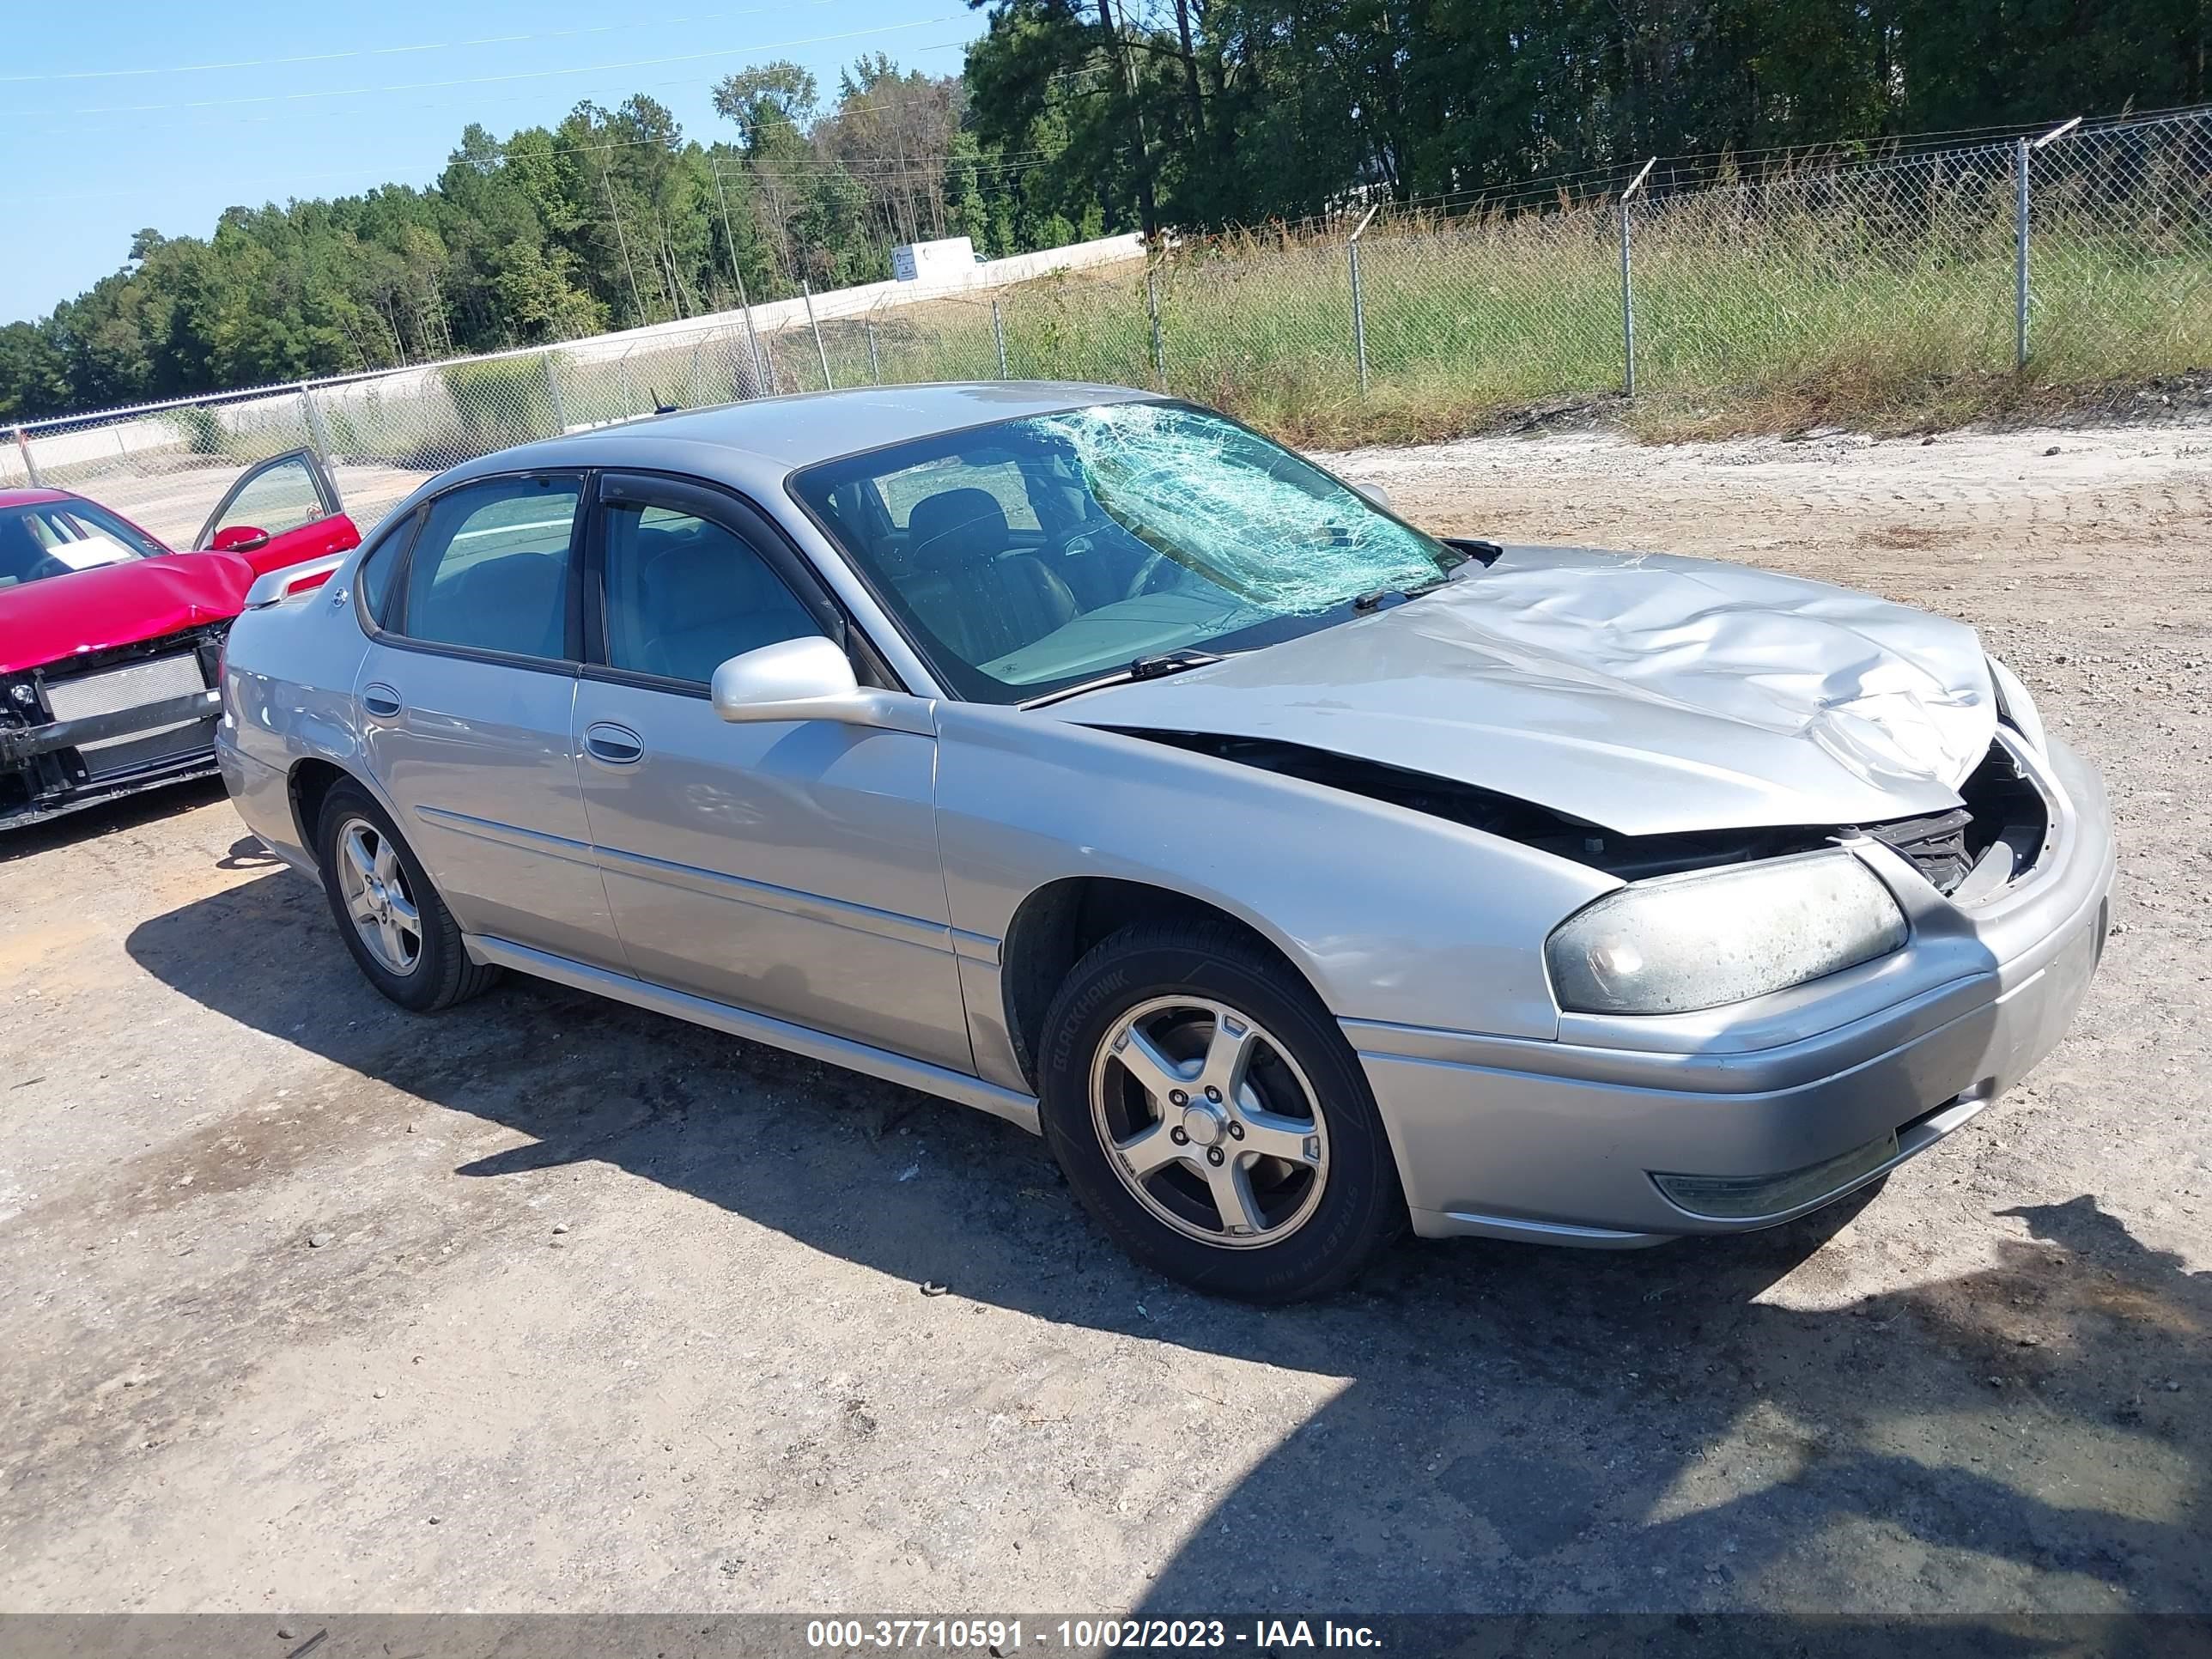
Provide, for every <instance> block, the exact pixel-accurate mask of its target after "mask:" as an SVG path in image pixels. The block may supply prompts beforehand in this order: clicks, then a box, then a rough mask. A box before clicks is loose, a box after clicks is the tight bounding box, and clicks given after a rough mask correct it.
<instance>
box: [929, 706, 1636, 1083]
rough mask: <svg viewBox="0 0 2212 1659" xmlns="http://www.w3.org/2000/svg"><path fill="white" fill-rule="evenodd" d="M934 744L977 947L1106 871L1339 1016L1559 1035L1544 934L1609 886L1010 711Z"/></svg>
mask: <svg viewBox="0 0 2212 1659" xmlns="http://www.w3.org/2000/svg"><path fill="white" fill-rule="evenodd" d="M937 805H938V820H939V845H940V848H941V850H942V853H943V856H944V861H945V887H946V896H947V899H948V902H949V903H950V905H951V920H952V925H953V927H955V928H956V929H957V930H959V932H960V933H963V934H965V935H967V936H968V937H969V939H970V940H972V941H973V943H974V945H975V946H977V947H981V949H982V950H984V951H988V950H989V949H990V947H991V945H993V944H994V943H1002V942H1003V941H1004V940H1005V939H1006V934H1007V931H1008V927H1009V924H1010V923H1011V921H1012V918H1013V916H1014V915H1015V913H1016V911H1017V910H1018V909H1019V908H1020V906H1021V904H1022V902H1023V901H1024V899H1025V898H1027V897H1028V896H1029V895H1030V894H1031V893H1033V892H1035V891H1036V890H1038V889H1039V888H1041V887H1042V886H1044V885H1045V884H1048V883H1049V882H1053V881H1057V880H1062V879H1065V878H1070V877H1079V876H1102V877H1112V878H1119V879H1121V880H1127V881H1136V882H1142V883H1145V884H1149V885H1152V886H1156V887H1162V888H1165V889H1168V890H1171V891H1174V892H1178V893H1182V894H1184V895H1187V896H1189V897H1191V898H1194V899H1197V900H1200V901H1202V902H1206V903H1207V904H1211V905H1212V906H1214V907H1215V908H1218V909H1220V910H1222V911H1224V912H1225V913H1226V914H1228V915H1231V916H1234V917H1236V918H1237V919H1238V920H1239V921H1243V922H1244V923H1245V924H1246V925H1247V926H1249V927H1252V928H1254V929H1255V931H1257V932H1258V933H1261V935H1262V936H1263V937H1265V938H1267V939H1269V940H1271V941H1273V944H1274V945H1276V946H1277V948H1279V950H1281V951H1282V952H1283V953H1284V955H1285V956H1286V957H1289V958H1290V960H1291V962H1292V963H1295V964H1297V967H1298V969H1300V970H1301V971H1302V972H1303V973H1304V975H1306V977H1307V979H1308V980H1309V981H1310V982H1311V984H1312V985H1313V987H1314V988H1315V990H1316V992H1318V993H1319V994H1320V996H1321V998H1322V1001H1323V1002H1324V1003H1326V1004H1327V1005H1328V1009H1329V1011H1330V1012H1332V1013H1333V1014H1334V1015H1336V1016H1337V1017H1338V1018H1356V1019H1367V1020H1383V1021H1388V1022H1391V1023H1394V1024H1412V1025H1424V1026H1435V1027H1442V1028H1444V1029H1447V1030H1474V1031H1482V1032H1487V1033H1491V1034H1494V1035H1498V1036H1520V1037H1534V1038H1541V1039H1550V1038H1553V1037H1555V1036H1557V1035H1558V1031H1559V1010H1558V1007H1557V1006H1556V1004H1555V1003H1554V1002H1553V997H1552V994H1551V988H1550V985H1549V982H1548V981H1547V978H1546V975H1545V972H1544V966H1543V945H1544V940H1545V939H1546V938H1547V936H1548V935H1549V933H1551V931H1552V929H1553V927H1557V926H1558V925H1559V922H1560V921H1563V920H1564V919H1565V918H1566V917H1567V916H1569V915H1572V914H1573V913H1574V912H1575V911H1576V910H1578V909H1580V908H1582V907H1583V905H1585V904H1587V903H1588V902H1589V901H1590V900H1592V899H1593V898H1595V897H1597V896H1599V895H1600V894H1602V893H1605V892H1608V891H1610V890H1613V888H1615V887H1617V886H1619V885H1620V883H1619V881H1618V880H1617V879H1615V878H1613V877H1612V876H1609V875H1607V874H1605V873H1604V872H1601V871H1596V870H1591V869H1587V868H1584V867H1583V866H1579V865H1576V864H1571V863H1569V862H1567V861H1566V860H1562V859H1558V858H1554V857H1553V856H1551V855H1550V854H1545V853H1540V852H1537V851H1535V850H1534V849H1532V848H1526V847H1522V846H1520V845H1518V844H1517V843H1516V842H1509V841H1504V840H1501V839H1500V838H1498V837H1497V836H1490V835H1486V834H1484V833H1483V832H1482V831H1480V830H1477V829H1468V828H1467V827H1465V826H1463V825H1461V824H1456V823H1449V822H1447V821H1445V820H1443V819H1441V818H1432V817H1426V816H1425V815H1423V814H1421V813H1419V812H1415V811H1408V810H1407V809H1405V808H1402V807H1397V806H1391V805H1385V804H1383V803H1382V802H1378V801H1373V800H1369V799H1364V797H1360V796H1356V795H1352V794H1347V793H1344V792H1342V791H1340V790H1335V789H1331V788H1328V787H1325V786H1322V785H1319V784H1314V783H1310V782H1306V781H1303V780H1300V779H1297V778H1291V777H1285V776H1283V775H1279V774H1276V773H1272V772H1266V771H1262V770H1260V769H1256V768H1252V767H1246V766H1240V765H1238V764H1237V763H1234V762H1231V761H1224V760H1218V759H1215V758H1213V757H1209V756H1205V755H1198V754H1193V753H1191V752H1189V751H1188V750H1181V749H1176V748H1173V747H1170V746H1168V745H1165V744H1155V743H1149V742H1146V741H1145V740H1144V739H1142V738H1132V737H1126V736H1123V735H1121V734H1119V733H1115V732H1103V731H1097V730H1094V729H1091V728H1089V727H1085V726H1075V725H1073V724H1072V723H1070V722H1067V721H1064V720H1050V719H1047V718H1041V717H1039V716H1037V715H1036V714H1025V713H1024V712H1023V711H1021V710H1019V709H1014V708H994V707H991V706H987V705H981V704H975V703H945V704H941V705H939V757H938V777H937ZM963 954H966V951H965V950H964V949H963Z"/></svg>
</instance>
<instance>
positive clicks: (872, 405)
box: [441, 380, 1155, 489]
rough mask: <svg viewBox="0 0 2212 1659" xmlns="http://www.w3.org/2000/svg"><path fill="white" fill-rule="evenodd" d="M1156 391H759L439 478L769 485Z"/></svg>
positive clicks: (997, 387) (1041, 385) (555, 441)
mask: <svg viewBox="0 0 2212 1659" xmlns="http://www.w3.org/2000/svg"><path fill="white" fill-rule="evenodd" d="M1154 395H1155V394H1154V393H1152V392H1136V391H1132V390H1131V389H1130V388H1129V387H1127V386H1086V385H1084V384H1082V383H1080V382H1078V381H1064V380H982V381H970V382H959V383H953V384H946V385H931V386H862V387H856V388H854V389H853V390H851V391H846V392H807V393H805V394H803V395H801V396H798V397H792V398H756V399H754V400H753V401H751V402H749V403H741V404H725V405H723V406H721V407H720V408H715V409H701V410H688V411H685V412H683V413H679V414H673V415H661V416H653V417H652V418H650V419H647V420H641V421H625V422H621V423H619V424H617V425H614V426H605V427H599V428H594V429H592V430H591V431H588V432H572V433H569V434H567V435H564V436H562V437H558V438H548V439H545V440H543V441H540V442H538V443H532V444H524V445H522V446H521V447H519V448H515V449H507V450H501V451H500V452H499V453H497V454H494V455H486V456H483V457H482V458H481V459H477V460H474V461H470V462H467V463H465V464H464V465H460V466H458V467H455V468H454V469H453V471H451V472H449V473H447V474H446V475H445V477H444V479H442V480H441V486H442V483H447V482H453V481H457V480H459V479H463V478H467V477H475V476H480V475H483V474H486V473H495V472H512V471H517V470H520V469H523V468H527V467H531V466H617V467H623V466H627V467H639V468H642V469H646V470H648V471H671V472H684V473H692V474H696V475H698V476H701V477H712V478H720V479H722V480H724V481H725V482H727V483H735V484H739V485H750V486H752V487H754V488H757V489H765V488H771V487H774V486H775V485H776V484H778V483H781V480H782V478H783V477H784V475H786V474H787V473H790V472H793V471H798V470H799V468H801V467H806V466H811V465H814V464H815V463H816V462H817V461H828V460H835V459H837V458H838V457H839V456H842V455H851V454H855V453H860V451H863V450H869V449H878V448H881V447H884V445H886V444H896V443H903V442H906V441H908V440H910V439H914V438H927V437H932V436H934V435H937V434H939V433H942V432H957V431H959V430H961V429H962V428H966V427H975V426H983V425H987V424H988V423H990V422H994V421H1006V420H1019V419H1021V418H1022V417H1024V416H1030V415H1050V414H1054V413H1057V412H1058V411H1060V410H1067V409H1081V408H1084V407H1086V406H1088V405H1091V404H1105V403H1129V402H1133V401H1137V400H1139V399H1145V398H1152V397H1153V396H1154Z"/></svg>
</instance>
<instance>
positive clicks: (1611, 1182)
mask: <svg viewBox="0 0 2212 1659" xmlns="http://www.w3.org/2000/svg"><path fill="white" fill-rule="evenodd" d="M2000 740H2001V741H2002V743H2003V744H2005V746H2006V747H2007V748H2008V749H2009V750H2011V751H2012V753H2013V756H2014V757H2015V760H2016V761H2017V762H2018V763H2019V766H2020V769H2021V773H2022V774H2023V775H2025V776H2026V777H2027V780H2028V781H2030V782H2031V783H2032V784H2033V786H2034V787H2035V788H2036V789H2037V790H2038V791H2039V792H2040V793H2042V795H2043V797H2044V799H2045V805H2046V807H2047V809H2048V814H2049V827H2048V830H2047V833H2046V836H2045V842H2044V845H2043V847H2042V848H2041V849H2040V852H2039V856H2038V857H2037V859H2036V860H2035V861H2034V863H2033V865H2032V866H2030V867H2029V868H2027V870H2026V871H2025V872H2024V873H2021V875H2019V876H2018V877H2017V878H2015V879H2014V880H2012V881H2011V882H2010V883H2008V884H2006V885H2004V886H2003V887H2002V888H2001V889H2000V890H1997V891H1996V892H1995V893H1994V894H1988V893H1984V894H1983V895H1981V896H1978V897H1977V898H1976V899H1975V900H1974V901H1973V902H1971V903H1967V904H1960V903H1954V902H1953V901H1952V900H1951V899H1948V898H1946V897H1945V896H1943V895H1942V893H1940V892H1938V891H1937V890H1936V888H1935V887H1933V886H1932V885H1930V884H1929V882H1928V881H1927V880H1926V879H1925V878H1923V875H1922V874H1921V873H1920V872H1917V871H1916V870H1915V869H1914V867H1913V866H1912V865H1911V862H1909V861H1908V860H1906V859H1905V857H1903V856H1901V855H1900V854H1899V853H1898V852H1897V851H1895V850H1893V848H1888V847H1886V846H1883V845H1881V844H1880V843H1879V842H1873V841H1863V842H1857V843H1855V844H1854V850H1855V851H1857V853H1858V854H1859V856H1860V857H1861V858H1862V859H1863V860H1865V861H1866V863H1867V864H1868V866H1869V868H1871V869H1872V870H1873V871H1874V872H1875V874H1876V875H1877V876H1879V877H1880V878H1881V879H1882V880H1883V881H1884V882H1885V883H1886V884H1887V885H1888V886H1889V887H1890V889H1891V890H1892V891H1893V893H1894V894H1895V896H1897V899H1898V902H1899V905H1900V906H1901V907H1902V908H1904V910H1905V914H1906V916H1907V919H1908V921H1909V923H1910V925H1911V933H1912V937H1911V942H1910V943H1908V944H1907V945H1905V948H1904V949H1903V950H1901V951H1896V952H1894V953H1893V954H1892V955H1890V956H1888V957H1883V958H1881V959H1879V960H1877V961H1875V962H1870V963H1864V964H1863V965H1862V966H1860V967H1857V968H1853V969H1846V970H1844V972H1842V973H1838V974H1834V975H1830V976H1829V977H1827V978H1826V979H1822V980H1818V981H1813V982H1811V983H1809V984H1807V985H1802V986H1797V987H1793V988H1792V989H1790V990H1788V991H1784V992H1778V993H1776V994H1772V995H1771V996H1765V997H1760V998H1757V999H1755V1000H1753V1001H1751V1002H1747V1003H1742V1004H1738V1005H1735V1006H1731V1007H1726V1008H1717V1009H1711V1010H1708V1011H1705V1012H1701V1013H1695V1014H1677V1015H1662V1016H1649V1017H1621V1016H1601V1015H1568V1016H1565V1017H1564V1018H1562V1020H1561V1023H1560V1036H1559V1040H1558V1041H1556V1042H1534V1041H1529V1040H1527V1039H1521V1038H1502V1037H1492V1036H1479V1035H1474V1034H1471V1033H1467V1032H1458V1031H1440V1030H1426V1029H1421V1028H1414V1027H1408V1026H1401V1025H1393V1024H1385V1023H1382V1022H1376V1021H1365V1020H1353V1019H1347V1020H1346V1021H1344V1022H1343V1025H1344V1029H1345V1032H1346V1036H1348V1037H1349V1038H1350V1039H1351V1041H1352V1046H1353V1047H1354V1048H1356V1049H1357V1050H1358V1054H1359V1058H1360V1062H1361V1065H1362V1066H1363V1067H1364V1069H1365V1071H1366V1073H1367V1076H1368V1079H1369V1081H1370V1085H1372V1087H1373V1089H1374V1092H1375V1097H1376V1103H1377V1104H1378V1105H1379V1107H1380V1108H1381V1109H1382V1113H1383V1119H1384V1121H1385V1123H1386V1124H1387V1125H1388V1126H1389V1132H1390V1136H1391V1141H1392V1144H1393V1146H1394V1148H1395V1152H1396V1155H1397V1159H1398V1164H1399V1170H1400V1174H1401V1179H1402V1181H1403V1182H1404V1186H1405V1190H1406V1197H1407V1203H1408V1205H1409V1206H1411V1208H1412V1211H1413V1225H1414V1228H1415V1231H1419V1232H1420V1233H1423V1234H1425V1235H1428V1236H1431V1237H1446V1236H1450V1235H1455V1234H1473V1235H1480V1236H1485V1237H1506V1238H1522V1239H1532V1240H1539V1241H1543V1242H1547V1243H1569V1244H1582V1245H1594V1246H1600V1247H1605V1246H1611V1247H1616V1248H1618V1247H1626V1246H1635V1245H1642V1244H1649V1243H1658V1242H1660V1241H1661V1240H1663V1239H1665V1238H1668V1237H1674V1236H1677V1235H1680V1234H1684V1233H1717V1232H1735V1231H1747V1230H1750V1229H1753V1228H1758V1227H1768V1226H1773V1225H1777V1224H1778V1223H1781V1222H1784V1221H1788V1220H1790V1219H1792V1218H1795V1217H1796V1216H1799V1215H1802V1214H1804V1213H1806V1212H1808V1211H1810V1210H1813V1209H1816V1208H1818V1207H1819V1206H1821V1205H1824V1204H1827V1203H1831V1202H1832V1201H1834V1200H1836V1199H1838V1198H1840V1197H1842V1196H1843V1195H1844V1194H1847V1193H1849V1192H1850V1191H1852V1190H1853V1189H1855V1188H1858V1187H1860V1186H1863V1185H1864V1184H1865V1183H1866V1182H1869V1181H1872V1180H1874V1179H1875V1178H1876V1177H1877V1176H1880V1175H1881V1174H1882V1173H1883V1172H1884V1171H1885V1170H1888V1169H1890V1168H1893V1166H1894V1165H1896V1164H1899V1163H1901V1162H1903V1161H1904V1160H1905V1159H1906V1158H1911V1157H1913V1156H1915V1155H1916V1154H1917V1153H1919V1152H1924V1151H1925V1150H1927V1148H1928V1147H1929V1146H1933V1145H1935V1144H1936V1141H1937V1140H1939V1139H1942V1138H1943V1137H1944V1136H1945V1135H1947V1134H1948V1133H1950V1132H1951V1131H1953V1130H1954V1129H1956V1128H1958V1127H1960V1125H1961V1124H1963V1123H1965V1122H1966V1121H1968V1120H1969V1119H1971V1118H1972V1117H1973V1116H1974V1115H1975V1114H1977V1113H1978V1112H1979V1111H1981V1110H1982V1109H1984V1107H1986V1106H1987V1105H1989V1104H1990V1102H1992V1101H1994V1100H1995V1099H1996V1097H1998V1096H1999V1095H2001V1094H2002V1093H2003V1092H2004V1091H2005V1090H2007V1089H2008V1088H2010V1087H2011V1086H2012V1085H2014V1084H2015V1083H2017V1082H2018V1081H2019V1080H2020V1079H2021V1078H2022V1077H2023V1076H2025V1075H2026V1074H2027V1072H2028V1071H2029V1070H2030V1069H2031V1068H2032V1067H2033V1066H2035V1065H2036V1063H2037V1062H2038V1061H2039V1060H2041V1059H2042V1058H2043V1057H2044V1055H2045V1054H2048V1053H2049V1052H2050V1051H2051V1048H2053V1047H2055V1046H2056V1045H2057V1042H2058V1040H2059V1038H2060V1037H2062V1036H2063V1035H2064V1034H2065V1031H2066V1029H2067V1027H2068V1025H2069V1023H2070V1022H2071V1020H2072V1018H2073V1017H2074V1013H2075V1009H2076V1008H2078V1007H2079V1006H2080V1005H2081V1000H2082V998H2083V996H2084V995H2085V994H2087V989H2088V985H2089V980H2090V977H2091V975H2093V972H2094V971H2095V969H2096V966H2097V963H2098V960H2099V958H2100V956H2101V955H2102V953H2103V949H2104V940H2105V936H2106V933H2107V931H2108V929H2109V925H2110V921H2111V913H2110V906H2111V891H2112V877H2113V872H2114V867H2115V861H2116V853H2115V848H2114V844H2113V841H2112V831H2111V826H2110V823H2109V819H2108V814H2107V811H2106V805H2105V798H2104V792H2103V789H2102V787H2100V784H2099V783H2098V781H2097V778H2096V776H2095V775H2094V773H2093V772H2092V771H2091V770H2090V769H2088V768H2087V766H2085V765H2084V764H2082V763H2081V761H2080V760H2078V759H2077V758H2076V757H2075V756H2074V755H2073V754H2072V753H2071V752H2070V751H2069V750H2067V749H2066V748H2065V747H2064V746H2063V745H2062V744H2057V743H2051V744H2048V745H2047V747H2046V748H2045V750H2043V751H2041V752H2037V751H2036V750H2032V749H2030V748H2029V747H2028V745H2027V744H2026V743H2025V742H2023V741H2021V739H2020V738H2018V737H2017V736H2016V734H2013V733H2010V732H2003V733H2001V734H2000Z"/></svg>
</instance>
